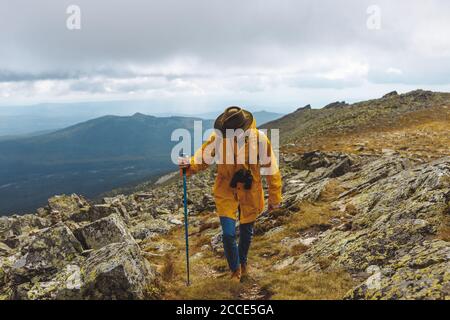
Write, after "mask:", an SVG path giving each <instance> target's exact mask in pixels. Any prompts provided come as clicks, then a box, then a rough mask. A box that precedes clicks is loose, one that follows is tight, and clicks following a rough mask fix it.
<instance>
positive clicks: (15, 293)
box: [0, 95, 450, 299]
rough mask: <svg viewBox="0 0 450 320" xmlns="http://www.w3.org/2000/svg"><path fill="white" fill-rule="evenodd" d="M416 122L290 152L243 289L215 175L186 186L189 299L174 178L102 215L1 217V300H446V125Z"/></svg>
mask: <svg viewBox="0 0 450 320" xmlns="http://www.w3.org/2000/svg"><path fill="white" fill-rule="evenodd" d="M383 99H386V98H383ZM394 99H398V97H397V96H396V95H394ZM333 108H341V106H338V107H336V106H333ZM342 108H346V105H344V106H342ZM442 108H443V107H442ZM442 110H447V109H442ZM417 119H420V121H419V120H418V121H417V122H414V121H412V125H410V124H408V125H405V126H396V127H395V128H391V129H390V130H384V131H380V130H375V129H374V130H368V131H367V132H360V133H359V134H358V135H355V134H348V135H347V136H345V137H342V136H341V137H339V139H338V138H336V136H334V138H330V139H329V140H327V141H328V142H327V143H324V142H323V140H320V139H317V140H316V141H318V142H317V144H312V145H311V146H310V147H311V148H313V147H317V146H318V145H319V148H317V149H313V150H311V149H309V150H306V149H305V147H304V144H301V145H299V144H300V143H301V141H300V142H299V141H293V142H292V141H291V142H289V143H287V144H285V145H284V146H283V148H282V152H281V155H280V159H281V165H280V167H281V168H282V174H283V197H284V201H283V205H282V207H281V208H280V209H279V210H276V211H273V212H271V213H264V214H262V215H261V216H260V217H259V218H258V220H257V222H256V229H255V237H254V242H253V246H252V249H251V252H250V257H249V259H250V267H251V269H250V271H251V277H249V278H247V279H245V281H243V283H242V284H240V285H236V284H231V283H230V282H229V281H228V276H229V275H228V271H227V267H226V262H225V259H224V258H223V250H222V246H221V234H220V228H219V224H218V219H217V217H216V214H215V212H214V211H215V207H214V201H213V198H212V196H211V194H210V190H211V185H212V182H213V179H214V170H213V168H212V169H211V170H208V171H206V172H203V173H201V174H199V175H196V176H194V177H192V178H190V179H189V181H188V190H189V212H190V217H189V222H190V230H189V231H190V241H191V243H190V246H191V247H190V248H191V276H192V285H191V286H190V287H186V286H185V282H184V281H185V273H184V272H185V269H184V268H185V253H184V231H183V223H182V221H183V206H182V187H181V179H180V177H179V176H178V175H177V174H171V175H169V176H167V179H166V178H163V179H160V180H159V181H158V183H157V184H156V185H144V186H141V188H139V190H140V191H139V192H135V193H133V194H130V195H118V196H114V197H108V198H104V199H103V201H102V203H101V204H95V203H92V202H89V201H87V200H86V199H84V198H83V197H82V196H79V195H71V196H65V195H62V196H55V197H53V198H51V199H49V200H48V205H47V206H46V207H45V208H41V209H38V210H37V212H36V213H34V214H27V215H22V216H19V215H14V216H10V217H1V218H0V298H1V299H174V298H181V299H185V298H187V299H189V298H200V299H209V298H218V299H222V298H234V299H449V298H450V242H449V241H450V205H449V202H450V201H449V200H450V145H449V143H450V141H449V139H448V137H449V135H448V134H449V131H448V127H449V126H448V124H449V123H450V122H449V121H448V118H446V117H442V114H441V117H438V118H437V120H436V119H435V120H433V121H431V122H430V121H424V120H423V118H416V120H417ZM410 120H411V119H410ZM412 120H414V119H412ZM445 124H447V125H445ZM408 137H409V138H411V137H417V138H414V139H410V140H411V141H412V142H411V143H410V144H408V143H407V140H408ZM405 145H406V147H405Z"/></svg>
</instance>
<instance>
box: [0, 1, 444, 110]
mask: <svg viewBox="0 0 450 320" xmlns="http://www.w3.org/2000/svg"><path fill="white" fill-rule="evenodd" d="M71 4H76V5H78V6H79V7H80V9H81V29H80V30H69V29H68V28H67V26H66V22H67V21H66V20H67V19H68V17H69V15H68V14H67V13H66V9H67V7H68V6H69V5H71ZM370 5H376V6H377V7H376V8H378V9H380V20H379V22H380V23H379V27H380V28H379V29H377V28H373V26H374V24H373V21H375V22H376V21H378V20H377V19H376V17H375V16H376V13H375V16H374V15H372V14H373V13H374V11H371V10H369V11H370V13H368V8H369V6H370ZM368 19H370V20H369V25H370V26H372V28H369V27H368V26H367V22H368ZM374 19H375V20H374ZM371 22H372V24H371ZM375 26H377V24H375ZM449 35H450V1H448V0H428V1H423V0H396V1H392V0H391V1H379V0H373V1H364V0H342V1H337V0H330V1H323V0H321V1H317V0H314V1H313V0H311V1H307V0H303V1H302V0H292V1H290V0H245V1H242V0H239V1H237V0H227V1H224V0H220V1H218V0H217V1H216V0H189V1H186V0H178V1H175V0H161V1H140V0H127V1H125V0H123V1H114V0H95V1H93V0H71V1H66V0H58V1H54V0H27V1H25V0H14V1H9V0H0V105H17V104H34V103H40V102H60V101H69V102H76V101H95V100H123V99H139V100H148V101H149V104H151V105H154V106H155V112H158V111H164V112H167V111H173V112H183V113H189V112H194V113H195V112H205V111H208V110H216V109H217V108H222V107H225V106H227V105H230V104H242V105H244V106H247V107H251V108H253V109H254V108H256V109H258V108H265V109H269V108H270V110H271V111H284V112H287V111H291V110H293V109H294V108H296V107H300V106H303V105H305V104H308V103H311V104H312V105H313V107H321V106H323V105H324V104H326V103H329V102H331V101H336V100H347V101H350V102H353V101H357V100H365V99H368V98H374V97H379V96H381V95H382V94H384V93H386V92H388V91H392V90H398V91H399V92H405V91H409V90H413V89H416V88H424V89H432V90H436V91H450V76H449V75H450V36H449ZM156 107H157V108H156ZM156 109H158V110H156Z"/></svg>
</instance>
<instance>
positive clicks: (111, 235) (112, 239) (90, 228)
mask: <svg viewBox="0 0 450 320" xmlns="http://www.w3.org/2000/svg"><path fill="white" fill-rule="evenodd" d="M74 233H75V236H76V237H77V239H78V240H79V241H80V242H81V244H82V245H83V247H84V248H85V249H99V248H101V247H104V246H106V245H108V244H110V243H116V242H134V239H133V237H132V235H131V233H130V232H129V231H128V229H127V227H126V225H125V223H124V222H123V220H122V218H121V217H120V216H119V215H117V214H111V215H109V216H107V217H105V218H102V219H99V220H97V221H94V222H92V223H90V224H87V225H85V226H83V227H80V228H78V229H76V230H75V231H74Z"/></svg>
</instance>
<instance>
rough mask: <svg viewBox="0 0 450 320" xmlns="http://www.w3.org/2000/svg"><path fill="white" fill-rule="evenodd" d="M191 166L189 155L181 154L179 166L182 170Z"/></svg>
mask: <svg viewBox="0 0 450 320" xmlns="http://www.w3.org/2000/svg"><path fill="white" fill-rule="evenodd" d="M190 166H191V161H190V158H189V156H180V157H178V167H179V168H180V170H183V169H187V168H189V167H190Z"/></svg>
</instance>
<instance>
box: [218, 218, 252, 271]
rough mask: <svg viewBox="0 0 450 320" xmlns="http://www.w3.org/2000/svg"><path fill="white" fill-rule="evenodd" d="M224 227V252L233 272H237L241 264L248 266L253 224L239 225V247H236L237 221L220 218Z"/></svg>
mask: <svg viewBox="0 0 450 320" xmlns="http://www.w3.org/2000/svg"><path fill="white" fill-rule="evenodd" d="M220 224H221V225H222V239H223V250H224V251H225V257H226V258H227V261H228V266H229V267H230V269H231V271H233V272H234V271H236V270H237V269H238V268H239V264H244V265H245V264H247V254H248V249H249V248H250V243H251V241H252V236H253V222H252V223H245V224H240V225H239V246H237V245H236V220H234V219H231V218H228V217H220Z"/></svg>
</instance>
